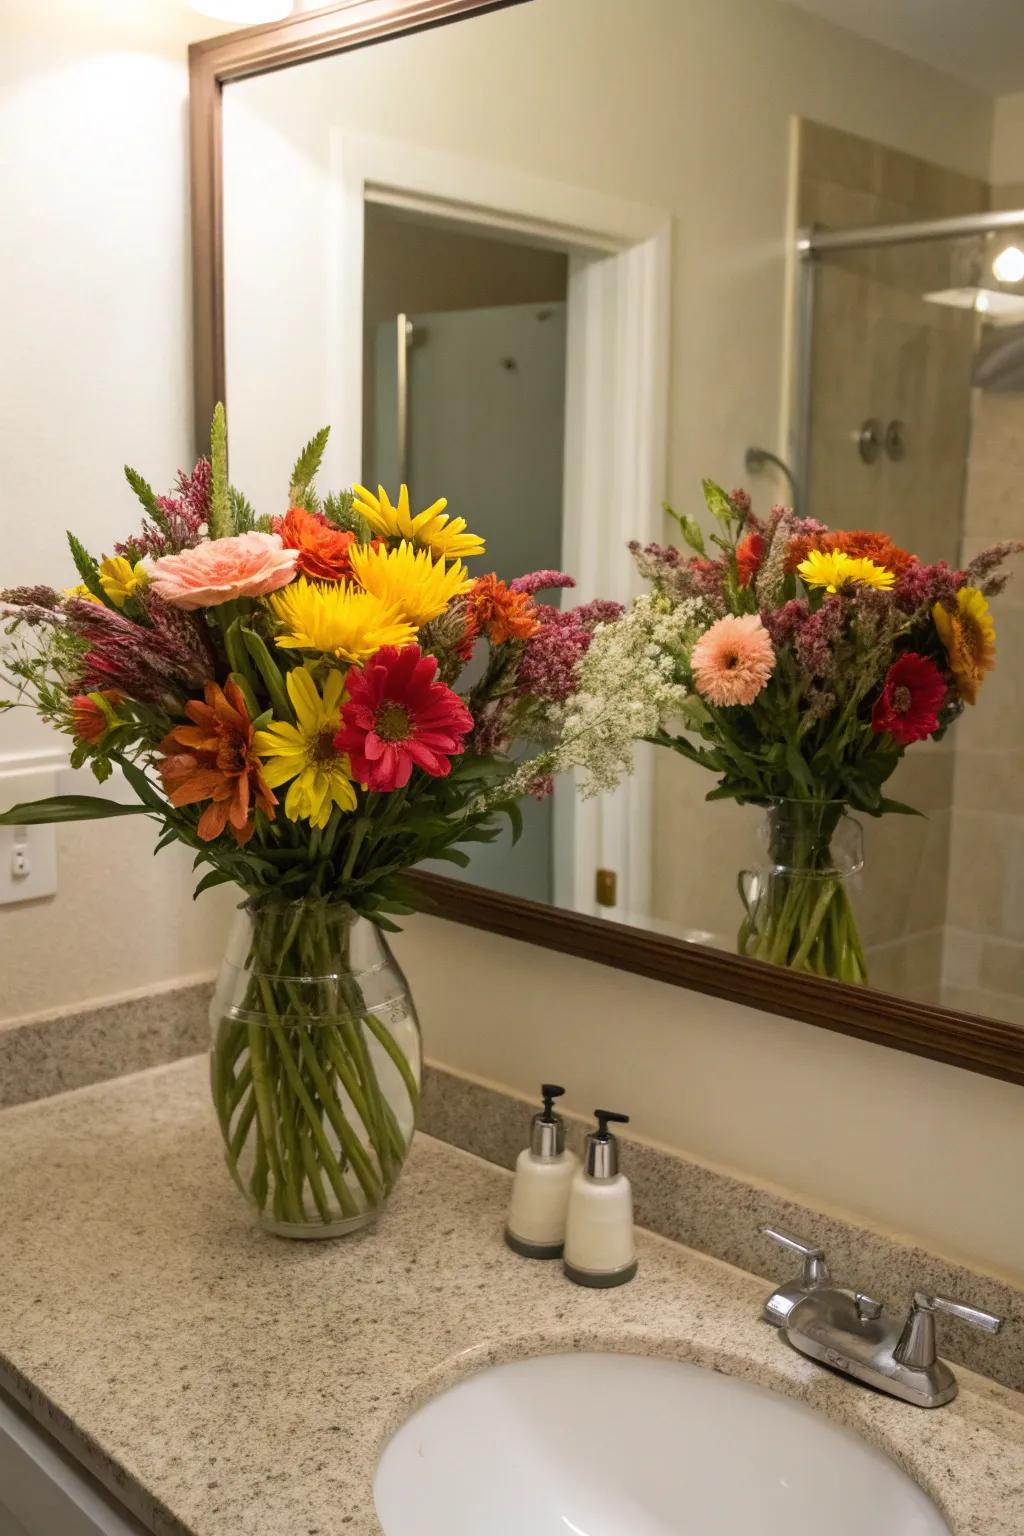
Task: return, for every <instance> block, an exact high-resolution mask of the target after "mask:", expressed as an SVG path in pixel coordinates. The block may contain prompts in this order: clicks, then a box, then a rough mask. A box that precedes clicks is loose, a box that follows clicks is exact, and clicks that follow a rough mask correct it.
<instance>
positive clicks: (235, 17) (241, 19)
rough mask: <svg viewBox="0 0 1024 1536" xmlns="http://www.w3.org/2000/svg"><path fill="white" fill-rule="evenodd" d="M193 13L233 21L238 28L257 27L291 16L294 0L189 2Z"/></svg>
mask: <svg viewBox="0 0 1024 1536" xmlns="http://www.w3.org/2000/svg"><path fill="white" fill-rule="evenodd" d="M188 5H189V7H190V9H191V10H193V11H200V12H201V13H202V15H204V16H212V17H214V19H215V20H216V21H231V22H234V23H235V24H236V25H237V26H245V27H255V26H259V25H260V23H261V22H264V21H280V20H281V17H282V16H290V15H291V13H292V11H293V10H294V9H295V7H294V6H293V4H292V0H188Z"/></svg>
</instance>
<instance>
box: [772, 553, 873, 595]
mask: <svg viewBox="0 0 1024 1536" xmlns="http://www.w3.org/2000/svg"><path fill="white" fill-rule="evenodd" d="M796 569H797V575H799V576H801V577H802V578H803V580H804V582H805V584H806V585H807V586H809V587H824V588H825V590H826V592H839V591H841V590H842V589H843V587H854V586H859V587H881V588H887V587H892V586H894V585H895V583H896V577H895V576H894V575H893V573H892V571H887V570H886V569H885V566H884V565H876V564H875V562H874V561H873V560H863V559H860V558H859V557H858V556H856V555H844V554H843V553H842V551H841V550H823V549H812V550H811V552H810V554H809V555H808V556H807V559H806V560H801V562H800V564H799V565H798V566H797V568H796Z"/></svg>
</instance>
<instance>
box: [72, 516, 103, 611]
mask: <svg viewBox="0 0 1024 1536" xmlns="http://www.w3.org/2000/svg"><path fill="white" fill-rule="evenodd" d="M68 547H69V549H70V550H71V558H72V560H73V561H74V562H75V570H76V571H77V572H78V574H79V576H80V577H81V578H82V582H83V584H84V585H85V586H87V587H88V588H89V591H90V592H91V593H92V595H93V597H98V598H99V600H100V602H101V603H102V604H103V606H104V608H113V606H114V604H113V603H112V602H111V601H110V598H109V597H108V596H107V594H106V593H105V592H104V590H103V583H102V582H101V581H100V571H99V566H98V565H97V564H96V561H95V560H94V559H93V558H92V555H90V553H89V551H88V550H87V549H86V547H85V545H84V544H83V543H82V541H81V539H76V538H75V536H74V534H73V533H72V532H71V530H70V528H69V529H68Z"/></svg>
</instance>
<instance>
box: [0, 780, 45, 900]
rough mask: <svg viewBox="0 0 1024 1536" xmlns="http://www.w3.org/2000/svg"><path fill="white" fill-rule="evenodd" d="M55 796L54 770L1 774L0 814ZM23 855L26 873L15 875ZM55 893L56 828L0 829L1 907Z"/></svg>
mask: <svg viewBox="0 0 1024 1536" xmlns="http://www.w3.org/2000/svg"><path fill="white" fill-rule="evenodd" d="M56 793H57V775H56V772H55V770H53V769H44V768H32V769H21V770H11V771H6V772H0V811H7V810H10V808H11V806H12V805H20V804H22V803H23V802H24V801H26V800H45V799H47V798H48V797H49V796H50V795H55V794H56ZM19 851H21V852H22V854H23V856H24V858H25V859H26V860H27V863H28V874H26V875H22V876H20V877H19V876H17V875H15V873H14V870H15V865H16V862H17V855H18V853H19ZM56 894H57V829H56V827H0V906H14V905H16V904H18V903H20V902H23V901H39V900H41V899H42V898H43V897H45V896H55V895H56Z"/></svg>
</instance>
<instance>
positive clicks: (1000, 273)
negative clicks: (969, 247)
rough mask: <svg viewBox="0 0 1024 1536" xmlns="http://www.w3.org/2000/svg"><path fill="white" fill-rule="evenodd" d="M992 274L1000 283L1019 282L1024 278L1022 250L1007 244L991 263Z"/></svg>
mask: <svg viewBox="0 0 1024 1536" xmlns="http://www.w3.org/2000/svg"><path fill="white" fill-rule="evenodd" d="M992 274H993V276H994V277H995V278H997V279H998V281H999V282H1001V283H1019V282H1021V281H1022V279H1024V251H1022V250H1021V249H1020V247H1019V246H1017V245H1008V246H1006V248H1005V249H1004V250H1002V251H1000V252H999V255H998V256H997V257H996V259H995V261H994V262H993V263H992Z"/></svg>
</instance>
